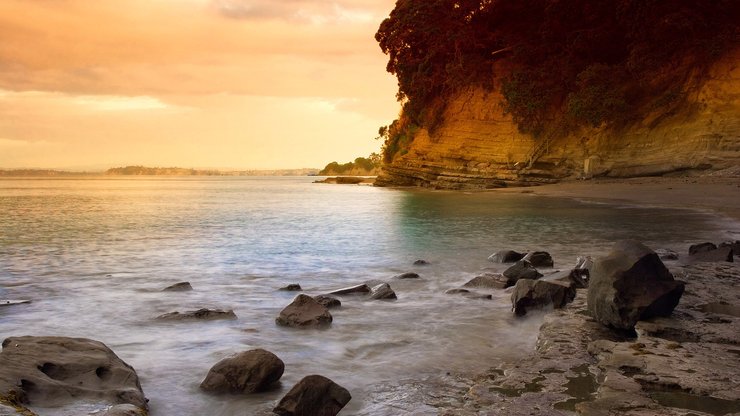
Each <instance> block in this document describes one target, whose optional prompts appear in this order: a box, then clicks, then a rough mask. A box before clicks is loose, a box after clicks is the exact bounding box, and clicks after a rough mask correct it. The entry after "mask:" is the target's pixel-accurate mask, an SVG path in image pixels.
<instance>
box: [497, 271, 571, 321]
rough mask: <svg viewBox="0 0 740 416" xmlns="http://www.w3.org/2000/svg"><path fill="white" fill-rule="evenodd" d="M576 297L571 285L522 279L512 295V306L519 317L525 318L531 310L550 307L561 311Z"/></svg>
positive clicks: (517, 283)
mask: <svg viewBox="0 0 740 416" xmlns="http://www.w3.org/2000/svg"><path fill="white" fill-rule="evenodd" d="M575 297H576V289H575V287H573V285H571V284H570V283H564V282H560V281H545V280H531V279H520V280H519V281H517V282H516V286H514V291H513V292H512V293H511V305H512V308H513V310H514V313H515V314H516V315H517V316H523V315H526V314H527V311H528V310H530V309H533V308H542V307H545V306H548V305H552V307H553V308H555V309H560V308H562V307H564V306H565V305H567V304H568V303H570V302H572V301H573V299H574V298H575Z"/></svg>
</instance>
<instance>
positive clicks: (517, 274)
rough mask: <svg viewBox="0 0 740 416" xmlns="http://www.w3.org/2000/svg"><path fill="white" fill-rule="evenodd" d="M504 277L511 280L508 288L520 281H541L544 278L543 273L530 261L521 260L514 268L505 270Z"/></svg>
mask: <svg viewBox="0 0 740 416" xmlns="http://www.w3.org/2000/svg"><path fill="white" fill-rule="evenodd" d="M504 277H506V278H508V279H509V283H508V286H512V285H514V284H516V281H517V280H519V279H532V280H536V279H539V278H540V277H542V273H540V272H538V271H537V269H535V268H534V267H533V266H532V265H531V264H530V263H529V262H528V261H526V260H519V261H518V262H516V263H514V265H513V266H511V267H509V268H508V269H506V270H504ZM508 286H507V287H508Z"/></svg>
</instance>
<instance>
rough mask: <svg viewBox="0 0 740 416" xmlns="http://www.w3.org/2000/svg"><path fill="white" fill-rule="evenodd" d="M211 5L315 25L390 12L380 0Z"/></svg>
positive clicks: (228, 12)
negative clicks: (364, 0)
mask: <svg viewBox="0 0 740 416" xmlns="http://www.w3.org/2000/svg"><path fill="white" fill-rule="evenodd" d="M211 8H212V9H214V10H216V11H217V12H218V13H220V14H221V15H223V16H226V17H230V18H234V19H253V20H261V19H278V20H287V21H290V22H299V23H311V24H316V25H322V24H330V23H367V22H371V21H374V20H377V19H378V18H379V17H381V16H382V15H383V13H386V12H387V10H385V9H386V8H385V7H379V4H378V3H377V2H375V3H370V2H358V1H346V0H345V1H328V0H280V1H275V0H212V1H211Z"/></svg>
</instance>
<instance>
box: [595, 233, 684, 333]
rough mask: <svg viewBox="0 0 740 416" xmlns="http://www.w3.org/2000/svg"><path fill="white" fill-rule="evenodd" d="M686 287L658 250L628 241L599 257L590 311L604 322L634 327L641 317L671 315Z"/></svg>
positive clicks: (615, 326) (610, 324) (620, 327)
mask: <svg viewBox="0 0 740 416" xmlns="http://www.w3.org/2000/svg"><path fill="white" fill-rule="evenodd" d="M683 290H684V283H683V282H679V281H676V280H675V279H674V278H673V275H672V274H671V273H670V272H669V271H668V269H667V268H666V267H665V265H663V262H661V261H660V259H659V258H658V255H657V254H655V252H653V251H652V250H650V249H649V248H647V247H645V246H644V245H642V244H641V243H639V242H637V241H634V240H624V241H620V242H618V243H616V244H615V245H614V248H613V249H612V251H611V252H610V253H609V254H608V255H607V256H606V257H602V258H599V259H597V260H596V263H595V264H594V268H593V270H592V273H591V279H590V283H589V288H588V310H589V312H590V313H591V316H592V317H593V318H594V319H596V320H597V321H599V322H601V323H602V324H604V325H607V326H611V327H614V328H618V329H628V330H631V329H632V328H634V326H635V324H636V323H637V321H639V320H642V319H648V318H652V317H656V316H668V315H670V314H671V312H672V311H673V309H674V308H675V307H676V305H678V301H679V300H680V299H681V295H682V294H683Z"/></svg>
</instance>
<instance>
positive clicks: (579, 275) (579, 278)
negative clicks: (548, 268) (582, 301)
mask: <svg viewBox="0 0 740 416" xmlns="http://www.w3.org/2000/svg"><path fill="white" fill-rule="evenodd" d="M588 273H589V272H588V270H586V269H572V270H563V271H558V272H555V273H552V274H548V275H547V276H545V277H543V278H542V280H546V281H548V282H561V283H567V284H570V285H572V286H573V288H575V289H585V288H587V287H588V276H589V274H588Z"/></svg>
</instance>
